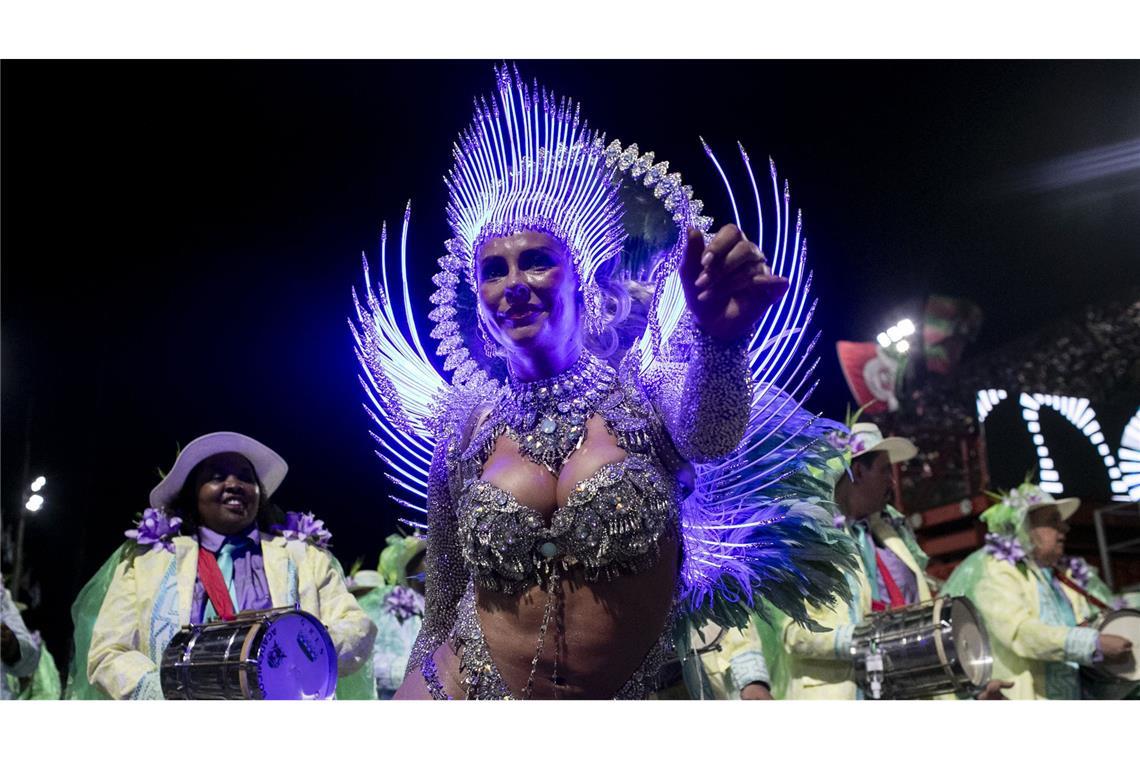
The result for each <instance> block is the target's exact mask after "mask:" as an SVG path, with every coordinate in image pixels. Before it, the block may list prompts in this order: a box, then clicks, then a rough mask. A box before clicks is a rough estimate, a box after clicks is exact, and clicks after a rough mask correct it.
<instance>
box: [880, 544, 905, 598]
mask: <svg viewBox="0 0 1140 760" xmlns="http://www.w3.org/2000/svg"><path fill="white" fill-rule="evenodd" d="M875 564H876V565H877V566H878V568H879V577H880V578H882V579H883V585H885V586H886V587H887V596H889V597H890V598H891V609H892V610H893V609H896V608H898V607H905V606H906V598H905V597H904V596H903V594H902V591H899V586H898V584H897V583H895V579H894V577H893V576H892V575H891V571H890V570H888V569H887V563H886V562H883V557H882V555H881V554H879V552H878V550H875Z"/></svg>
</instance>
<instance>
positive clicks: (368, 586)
mask: <svg viewBox="0 0 1140 760" xmlns="http://www.w3.org/2000/svg"><path fill="white" fill-rule="evenodd" d="M345 585H346V586H347V587H348V590H349V591H350V592H352V594H353V595H358V594H363V593H365V592H368V591H371V590H372V589H374V588H380V587H381V586H383V585H385V584H384V576H382V575H380V573H379V572H378V571H376V570H357V571H356V573H354V574H353V575H352V576H351V577H350V578H349V579H348V581H347V582H346V583H345Z"/></svg>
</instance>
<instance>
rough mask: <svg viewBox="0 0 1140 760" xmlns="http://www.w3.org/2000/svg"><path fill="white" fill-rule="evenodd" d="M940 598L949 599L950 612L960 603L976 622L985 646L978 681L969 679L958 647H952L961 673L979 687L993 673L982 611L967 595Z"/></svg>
mask: <svg viewBox="0 0 1140 760" xmlns="http://www.w3.org/2000/svg"><path fill="white" fill-rule="evenodd" d="M940 598H943V599H949V600H950V601H951V605H950V611H951V613H953V611H954V604H961V605H962V606H963V607H965V608H966V610H967V611H968V612H969V613H970V614H971V615H972V616H973V618H974V622H975V623H977V631H978V634H979V635H980V636H981V639H982V646H983V647H985V660H984V661H983V662H982V672H981V674H980V675H981V679H980V681H979V682H978V683H974V681H973V679H971V678H970V676H969V674H967V673H966V667H965V665H963V664H962V662H961V656H960V654H961V653H960V652H959V651H958V647H957V646H956V645H955V647H954V655H955V659H957V660H958V664H959V666H960V667H961V669H962V674H963V675H964V676H965V679H966V681H967V683H968V685H969V686H972V687H975V688H981V687H983V686H985V685H986V684H987V683H988V682H989V681H990V680H992V679H993V674H994V650H993V647H992V646H991V645H990V633H989V631H988V630H987V629H986V621H985V618H984V617H982V611H981V610H979V609H978V607H977V605H975V604H974V603H973V602H972V601H970V599H969V597H966V596H950V597H940Z"/></svg>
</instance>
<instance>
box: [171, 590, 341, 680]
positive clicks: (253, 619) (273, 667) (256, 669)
mask: <svg viewBox="0 0 1140 760" xmlns="http://www.w3.org/2000/svg"><path fill="white" fill-rule="evenodd" d="M305 631H307V632H308V635H306V633H304V632H305ZM282 646H283V647H284V649H282V648H281V647H282ZM298 646H301V649H297V648H296V647H298ZM262 650H265V651H262ZM290 652H292V655H290V654H289V653H290ZM299 654H303V655H304V657H302V658H301V659H299V660H292V659H291V658H292V657H296V656H299ZM305 658H307V661H308V662H309V663H310V664H309V665H304V666H303V667H301V668H300V669H299V670H298V669H297V666H296V665H295V664H294V665H292V666H291V665H289V663H290V662H291V661H292V662H294V663H297V662H301V663H302V664H303V663H304V661H305ZM278 663H279V664H280V669H278V668H279V664H278ZM314 679H316V680H315V681H314ZM336 681H337V661H336V649H335V647H334V645H333V642H332V639H331V638H330V637H329V634H328V631H327V630H326V629H325V627H324V625H323V624H322V623H321V621H320V620H319V619H318V618H317V617H315V616H314V615H311V614H310V613H308V612H304V611H301V610H296V609H294V608H292V607H281V608H276V609H272V610H259V611H250V612H245V613H241V614H239V615H238V616H237V618H236V619H234V620H231V621H214V622H212V623H207V624H205V625H191V626H187V627H185V628H183V629H182V630H181V631H179V632H178V633H177V634H175V636H174V637H172V638H171V641H170V644H169V645H168V646H167V648H166V650H165V651H164V652H163V655H162V663H161V668H160V682H161V684H162V690H163V694H164V696H166V698H167V699H226V700H231V699H238V700H249V699H310V698H327V697H330V696H332V694H333V692H334V691H335V688H336ZM314 690H315V691H314Z"/></svg>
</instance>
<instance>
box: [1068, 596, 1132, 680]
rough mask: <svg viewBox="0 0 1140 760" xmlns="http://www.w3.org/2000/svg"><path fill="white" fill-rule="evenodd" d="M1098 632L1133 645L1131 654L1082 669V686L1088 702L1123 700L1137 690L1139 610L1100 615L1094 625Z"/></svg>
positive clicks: (1125, 610) (1116, 611)
mask: <svg viewBox="0 0 1140 760" xmlns="http://www.w3.org/2000/svg"><path fill="white" fill-rule="evenodd" d="M1093 625H1094V626H1095V628H1096V629H1097V630H1098V631H1100V632H1101V633H1108V634H1112V635H1114V636H1121V637H1123V638H1126V639H1128V640H1129V641H1131V642H1132V652H1131V653H1130V654H1129V655H1128V656H1127V657H1124V658H1121V659H1114V660H1104V661H1103V662H1099V663H1097V664H1096V665H1092V666H1088V667H1083V668H1081V686H1082V688H1083V690H1084V692H1085V694H1084V696H1085V697H1086V698H1089V699H1124V698H1125V697H1127V696H1130V695H1132V694H1133V693H1135V692H1138V690H1140V661H1138V660H1137V659H1136V658H1137V656H1138V653H1140V610H1131V609H1123V610H1115V611H1113V612H1109V613H1107V614H1105V615H1102V616H1101V617H1100V618H1099V619H1098V620H1097V621H1096V622H1095V623H1094V624H1093Z"/></svg>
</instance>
